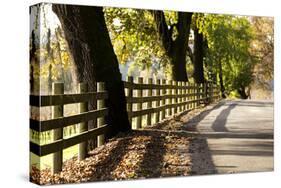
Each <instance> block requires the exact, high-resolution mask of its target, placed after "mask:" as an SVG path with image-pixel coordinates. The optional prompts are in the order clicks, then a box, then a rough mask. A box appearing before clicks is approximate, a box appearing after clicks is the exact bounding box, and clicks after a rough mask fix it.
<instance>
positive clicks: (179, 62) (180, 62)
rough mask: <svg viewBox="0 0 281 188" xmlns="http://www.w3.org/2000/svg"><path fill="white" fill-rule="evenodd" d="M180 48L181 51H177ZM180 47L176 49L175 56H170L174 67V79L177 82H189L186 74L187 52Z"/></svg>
mask: <svg viewBox="0 0 281 188" xmlns="http://www.w3.org/2000/svg"><path fill="white" fill-rule="evenodd" d="M177 48H179V49H177ZM180 48H181V47H180V46H175V47H174V49H175V50H174V54H172V55H171V56H170V59H171V65H172V79H173V80H176V81H188V77H187V72H186V55H187V52H186V50H185V51H184V50H183V49H180Z"/></svg>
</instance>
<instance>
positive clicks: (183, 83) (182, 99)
mask: <svg viewBox="0 0 281 188" xmlns="http://www.w3.org/2000/svg"><path fill="white" fill-rule="evenodd" d="M181 86H182V89H181V94H182V97H181V101H182V103H183V105H182V106H181V108H182V111H185V82H181Z"/></svg>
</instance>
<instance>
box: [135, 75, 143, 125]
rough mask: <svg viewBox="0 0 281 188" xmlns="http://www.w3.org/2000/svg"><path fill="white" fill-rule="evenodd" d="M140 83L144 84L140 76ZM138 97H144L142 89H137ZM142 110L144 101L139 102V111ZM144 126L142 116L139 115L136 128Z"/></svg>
mask: <svg viewBox="0 0 281 188" xmlns="http://www.w3.org/2000/svg"><path fill="white" fill-rule="evenodd" d="M137 81H138V84H140V85H141V84H143V78H142V77H138V80H137ZM137 97H142V89H138V90H137ZM141 110H142V103H137V111H141ZM141 127H142V116H138V117H137V124H136V129H139V128H141Z"/></svg>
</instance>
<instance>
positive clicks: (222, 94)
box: [219, 62, 226, 98]
mask: <svg viewBox="0 0 281 188" xmlns="http://www.w3.org/2000/svg"><path fill="white" fill-rule="evenodd" d="M219 81H220V88H221V97H222V98H226V96H225V87H224V83H223V76H222V64H221V62H219Z"/></svg>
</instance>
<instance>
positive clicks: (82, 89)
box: [78, 83, 88, 160]
mask: <svg viewBox="0 0 281 188" xmlns="http://www.w3.org/2000/svg"><path fill="white" fill-rule="evenodd" d="M87 91H88V85H87V84H85V83H79V85H78V92H79V93H86V92H87ZM87 109H88V103H87V102H83V103H79V113H83V112H87ZM87 129H88V126H87V122H82V123H79V132H80V133H82V132H84V131H87ZM86 154H87V142H82V143H80V144H79V153H78V159H79V160H83V159H85V158H86Z"/></svg>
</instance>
